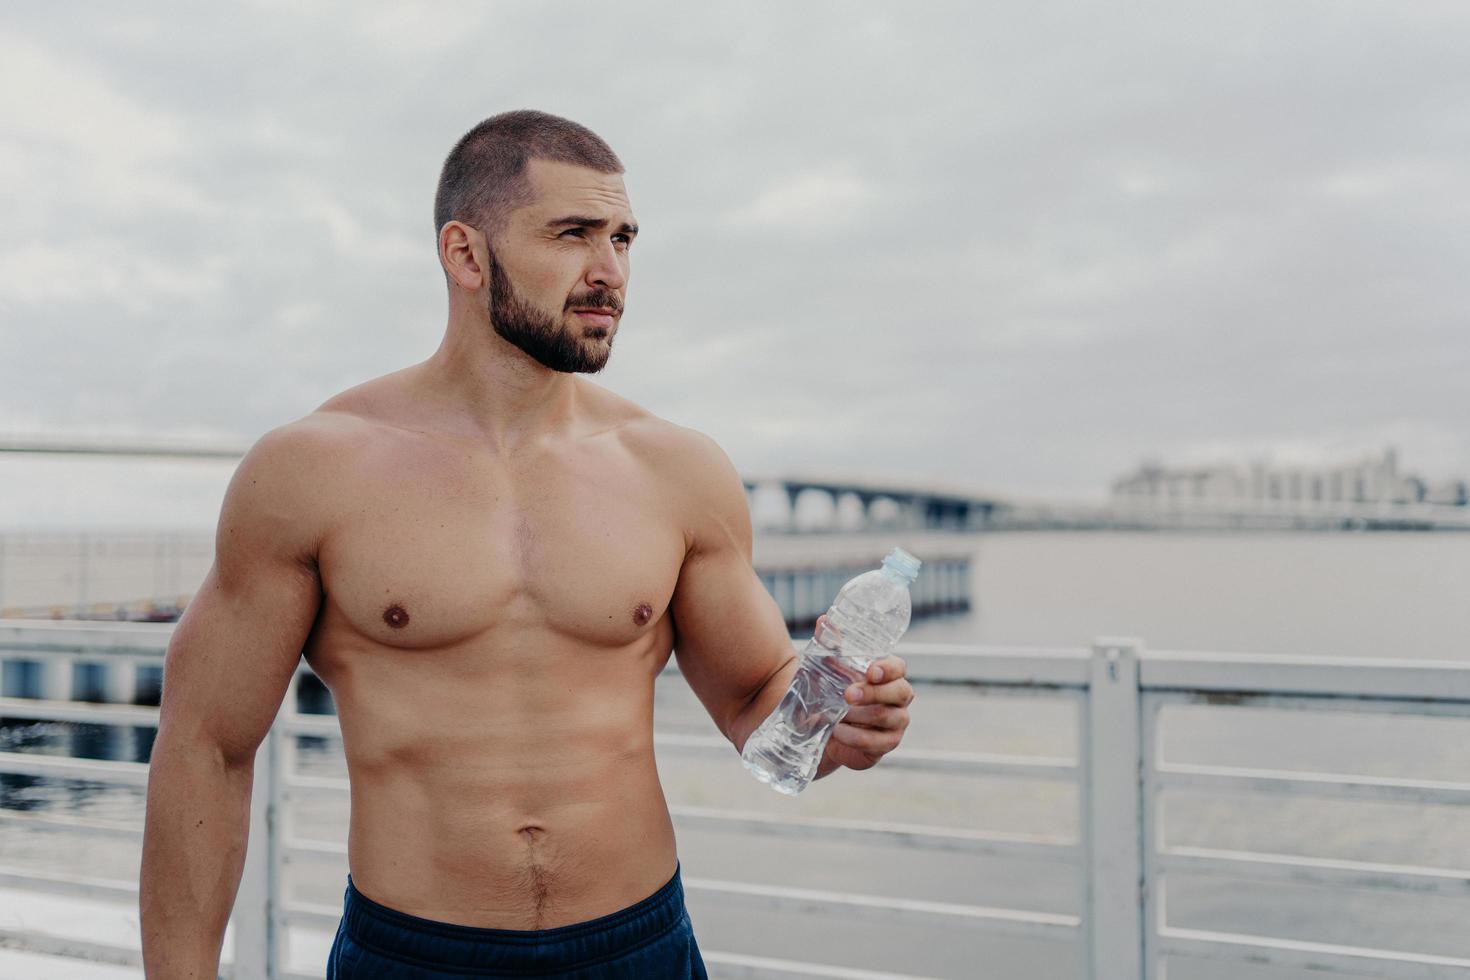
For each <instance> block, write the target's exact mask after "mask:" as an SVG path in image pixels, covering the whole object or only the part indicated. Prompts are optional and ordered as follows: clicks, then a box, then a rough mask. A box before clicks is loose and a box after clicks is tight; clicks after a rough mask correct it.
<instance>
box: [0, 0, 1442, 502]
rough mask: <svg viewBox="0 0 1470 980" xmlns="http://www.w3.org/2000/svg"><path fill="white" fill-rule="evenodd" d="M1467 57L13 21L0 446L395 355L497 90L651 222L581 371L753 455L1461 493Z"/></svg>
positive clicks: (379, 15)
mask: <svg viewBox="0 0 1470 980" xmlns="http://www.w3.org/2000/svg"><path fill="white" fill-rule="evenodd" d="M1466 65H1470V7H1467V6H1465V5H1464V4H1463V3H1459V2H1455V3H1434V2H1416V3H1412V4H1404V3H1396V2H1395V3H1388V2H1385V3H1376V4H1374V3H1354V2H1341V0H1332V2H1320V3H1296V2H1284V3H1283V2H1279V0H1275V2H1267V3H1233V4H1222V3H1218V2H1215V3H1210V4H1202V3H1193V2H1173V3H1169V4H1155V5H1143V4H1126V5H1118V4H1091V3H1085V4H1084V3H1070V4H1069V3H1057V4H1050V3H1048V4H1038V3H1034V2H1031V0H1024V2H1019V0H1018V2H1007V3H995V4H985V5H976V4H973V3H953V4H940V3H923V4H904V5H897V4H893V3H852V2H849V3H811V4H792V3H743V4H739V5H733V4H731V5H722V6H720V7H719V8H715V7H714V6H713V5H703V4H700V5H696V4H675V3H661V4H646V3H622V4H617V5H612V6H606V5H590V4H582V5H577V4H542V3H530V2H526V3H473V4H463V5H460V6H454V5H450V4H442V3H440V4H433V5H429V4H424V5H421V6H415V5H413V4H410V3H391V4H381V5H373V4H365V3H357V2H354V3H346V2H343V3H313V4H298V3H287V2H254V3H235V4H228V5H226V4H209V5H203V4H194V3H178V4H173V5H170V4H162V3H137V4H128V5H125V6H124V5H116V4H107V3H94V4H87V3H68V4H65V5H60V4H42V3H25V4H7V5H5V6H4V7H3V8H0V181H3V184H4V188H5V191H4V197H5V200H6V205H5V209H4V210H5V217H4V220H3V222H0V432H17V433H46V432H57V433H97V432H102V433H113V434H118V435H127V434H137V433H145V434H150V435H153V436H157V437H170V438H189V439H194V440H198V439H220V440H228V441H230V442H243V443H248V442H250V441H252V440H253V439H254V438H255V437H257V436H258V435H259V434H260V433H261V432H263V431H265V430H267V429H269V428H271V427H272V426H275V425H278V424H281V423H282V422H285V421H288V420H290V419H293V418H296V417H299V416H300V415H302V414H304V413H306V412H309V411H310V410H311V409H312V408H313V407H315V406H316V405H317V404H319V403H321V402H322V401H323V400H325V399H326V398H327V397H328V396H329V395H331V394H332V393H334V392H336V391H339V390H341V389H342V388H345V387H348V386H350V385H353V384H356V383H357V382H359V381H363V380H365V379H368V378H371V377H374V376H376V375H379V374H383V373H386V372H388V371H392V370H395V369H397V368H399V367H402V366H404V365H406V364H409V363H413V362H416V361H419V360H422V359H423V358H425V357H427V356H428V355H429V354H430V353H431V352H432V351H433V350H434V349H435V347H436V346H437V345H438V343H439V340H440V337H441V335H442V333H443V329H444V317H445V300H444V285H443V280H442V278H441V276H440V273H439V270H438V265H437V260H436V258H435V251H434V228H433V222H432V219H431V207H432V198H433V189H434V182H435V179H436V177H437V173H438V169H439V166H440V164H441V162H442V160H443V157H444V155H445V153H447V151H448V150H449V148H450V146H451V145H453V143H454V141H455V140H456V139H457V138H458V137H459V135H460V134H461V133H463V132H464V131H465V130H466V129H468V128H469V127H470V126H471V125H473V124H474V123H476V122H477V121H479V120H480V119H482V118H483V117H485V116H487V115H490V114H493V113H496V112H499V111H502V110H506V109H512V108H521V107H534V108H540V109H544V110H547V111H551V112H555V113H558V114H561V115H565V116H568V117H570V118H573V119H576V120H578V121H580V122H582V123H585V124H587V125H588V126H590V127H592V128H593V129H594V130H596V131H597V132H599V133H600V134H601V135H603V136H604V137H605V138H606V139H607V140H608V141H609V142H610V143H611V144H612V145H613V147H614V148H615V149H616V150H617V152H618V153H619V154H620V155H621V156H622V158H623V160H624V162H625V163H626V164H627V167H628V173H627V178H626V179H627V183H628V187H629V191H630V194H631V196H632V200H633V205H634V210H635V212H636V214H637V216H638V218H639V221H640V223H641V226H642V234H641V235H640V237H639V241H638V244H637V247H636V248H635V249H634V256H633V267H634V274H633V278H632V282H631V289H630V293H629V301H628V312H627V315H626V317H625V318H624V322H623V325H622V328H621V331H620V333H619V335H618V340H617V344H616V347H615V350H614V353H613V357H612V360H611V362H610V365H609V367H608V368H607V369H606V370H605V371H604V372H603V373H602V374H601V375H598V376H597V378H596V380H597V381H598V382H599V383H601V384H604V385H606V386H607V387H609V388H612V389H613V390H615V391H617V392H619V393H621V394H623V395H625V396H627V397H629V398H632V399H633V400H634V401H637V402H638V403H640V404H642V405H644V406H646V407H647V408H649V409H650V410H652V411H653V412H655V413H657V414H659V415H661V416H664V417H666V418H669V419H672V420H674V421H676V422H679V423H681V424H684V425H689V426H693V427H695V428H697V429H700V430H701V431H704V432H707V433H709V434H710V435H711V436H713V437H714V438H715V439H717V440H718V441H719V442H720V443H721V444H722V445H723V446H724V447H725V449H726V451H727V452H728V453H729V454H730V456H731V458H732V459H733V460H734V461H735V463H736V465H737V466H739V467H740V468H741V469H742V470H744V471H746V472H748V473H757V472H761V473H765V472H772V471H802V472H814V471H815V472H827V471H836V472H842V473H871V474H878V475H887V476H900V477H908V478H915V479H933V480H942V481H943V482H944V483H946V484H955V485H964V486H971V487H975V488H977V489H981V490H993V491H997V492H1004V493H1008V494H1019V495H1047V496H1069V497H1077V498H1082V497H1089V496H1098V495H1101V494H1102V493H1103V492H1104V491H1105V489H1106V486H1107V484H1108V482H1109V481H1110V480H1111V479H1112V478H1113V477H1114V476H1116V475H1118V474H1119V473H1121V472H1122V471H1125V470H1127V469H1130V468H1132V467H1133V466H1134V465H1135V464H1136V463H1137V462H1138V460H1139V459H1140V458H1142V457H1145V456H1152V457H1157V458H1160V459H1163V460H1165V461H1166V462H1168V461H1181V462H1184V461H1188V462H1196V461H1210V460H1234V459H1245V458H1249V457H1252V456H1257V455H1261V454H1266V453H1270V454H1274V455H1275V456H1276V458H1278V459H1289V458H1331V457H1336V456H1341V455H1354V454H1357V453H1359V452H1360V451H1363V450H1371V449H1377V448H1381V447H1383V446H1385V445H1388V444H1395V445H1398V446H1399V447H1400V448H1401V450H1402V457H1401V459H1402V463H1403V465H1404V466H1405V467H1406V468H1407V469H1409V470H1411V471H1417V472H1420V473H1423V474H1424V475H1426V476H1429V477H1431V478H1443V477H1448V476H1452V475H1470V399H1467V397H1466V391H1467V383H1470V382H1467V379H1470V333H1467V327H1470V322H1467V310H1470V276H1467V275H1466V274H1465V269H1466V268H1470V69H1467V68H1466ZM7 465H10V466H12V467H14V466H15V465H17V464H15V463H14V462H13V458H12V461H7ZM12 472H14V470H12Z"/></svg>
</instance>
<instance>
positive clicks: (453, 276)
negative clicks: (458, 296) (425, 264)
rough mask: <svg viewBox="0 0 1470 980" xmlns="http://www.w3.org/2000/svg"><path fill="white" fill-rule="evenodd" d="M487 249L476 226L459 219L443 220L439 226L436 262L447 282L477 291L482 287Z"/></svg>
mask: <svg viewBox="0 0 1470 980" xmlns="http://www.w3.org/2000/svg"><path fill="white" fill-rule="evenodd" d="M489 254H490V253H489V248H488V247H487V245H486V243H485V236H484V235H482V234H480V231H479V229H477V228H473V227H471V226H470V225H467V224H465V223H464V222H462V221H448V222H445V224H444V227H443V228H440V229H439V261H440V262H441V263H443V265H444V271H445V273H446V274H448V276H449V279H450V281H451V282H454V283H455V284H457V285H458V286H459V287H460V288H461V289H467V290H469V291H470V292H478V291H479V290H481V289H483V288H484V287H485V282H486V279H485V272H486V262H487V261H488V259H489Z"/></svg>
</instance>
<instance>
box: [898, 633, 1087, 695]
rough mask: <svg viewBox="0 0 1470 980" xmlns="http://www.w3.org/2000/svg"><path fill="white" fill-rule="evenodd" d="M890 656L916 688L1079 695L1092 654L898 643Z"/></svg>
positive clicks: (1085, 684) (1082, 650) (1066, 650)
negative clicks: (1010, 689) (984, 687)
mask: <svg viewBox="0 0 1470 980" xmlns="http://www.w3.org/2000/svg"><path fill="white" fill-rule="evenodd" d="M895 652H896V653H897V654H898V655H899V656H900V657H903V659H904V661H905V663H906V664H907V667H906V669H905V674H906V675H907V676H908V677H909V678H910V679H911V680H914V681H917V682H932V683H941V684H944V683H961V684H974V683H980V684H985V685H987V686H990V685H993V686H996V687H1002V688H1004V687H1034V688H1053V689H1067V688H1072V689H1077V690H1081V689H1083V688H1086V687H1087V685H1088V683H1089V679H1090V676H1091V675H1090V673H1089V671H1090V669H1091V667H1090V663H1089V661H1090V660H1091V657H1092V651H1091V650H1090V649H1087V648H1085V647H1078V648H1075V649H1074V648H1066V649H1050V648H1040V647H1037V648H1029V647H1028V648H1023V647H1000V646H997V647H986V648H984V649H983V650H977V649H958V650H957V649H954V648H953V647H948V646H945V645H943V644H936V643H906V644H905V643H900V644H899V646H898V648H897V649H896V650H895Z"/></svg>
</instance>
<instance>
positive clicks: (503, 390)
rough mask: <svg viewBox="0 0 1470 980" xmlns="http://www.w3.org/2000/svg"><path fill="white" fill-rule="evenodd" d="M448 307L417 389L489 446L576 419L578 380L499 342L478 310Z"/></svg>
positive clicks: (507, 445)
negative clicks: (441, 332)
mask: <svg viewBox="0 0 1470 980" xmlns="http://www.w3.org/2000/svg"><path fill="white" fill-rule="evenodd" d="M454 306H455V307H458V308H452V309H451V311H450V318H449V325H448V328H447V329H446V330H445V333H444V340H443V341H442V342H441V343H440V344H439V349H438V350H436V351H435V352H434V353H433V355H432V356H430V357H429V359H428V360H427V361H425V362H424V364H423V369H424V372H425V375H426V378H425V384H426V386H427V391H426V392H425V394H426V395H427V396H428V397H430V398H432V399H433V400H434V401H435V402H439V403H443V404H445V405H446V406H447V409H448V411H450V412H451V413H452V414H454V415H455V416H457V417H458V419H459V421H461V422H462V423H463V424H464V425H466V426H467V427H468V428H469V430H470V432H471V433H472V434H473V435H475V436H476V437H477V438H479V439H481V440H482V441H483V442H484V443H485V444H486V445H487V446H489V447H491V448H494V449H496V450H497V451H504V452H513V451H515V450H516V449H517V448H520V447H528V446H531V445H534V444H536V443H538V442H543V441H545V440H547V439H553V438H556V437H557V436H558V435H561V434H563V433H565V432H566V431H567V430H568V429H569V428H570V427H571V425H572V423H573V421H574V420H575V418H576V414H577V412H576V410H577V403H578V395H579V392H580V390H581V381H580V380H579V379H578V378H577V377H576V376H575V375H572V374H566V373H563V372H560V371H553V370H551V369H550V368H548V367H546V366H545V365H543V364H541V363H539V362H537V361H536V360H535V359H533V358H532V357H531V356H530V355H528V354H526V353H525V352H524V351H522V350H521V349H520V348H519V347H516V346H515V345H514V344H512V343H510V342H508V341H506V340H505V339H504V338H502V337H501V336H500V335H499V334H497V333H496V332H495V330H494V328H493V327H491V325H490V321H489V317H488V316H487V315H486V314H485V313H484V311H483V310H481V311H480V312H479V313H478V315H476V313H475V311H474V310H473V309H470V308H468V306H467V305H462V304H454Z"/></svg>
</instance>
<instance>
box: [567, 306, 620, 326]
mask: <svg viewBox="0 0 1470 980" xmlns="http://www.w3.org/2000/svg"><path fill="white" fill-rule="evenodd" d="M572 312H573V313H575V314H577V316H579V317H581V318H582V320H583V321H584V322H586V323H594V324H597V325H598V326H602V327H610V326H612V325H613V317H614V316H615V315H616V314H617V311H616V310H610V309H581V310H573V311H572Z"/></svg>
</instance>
